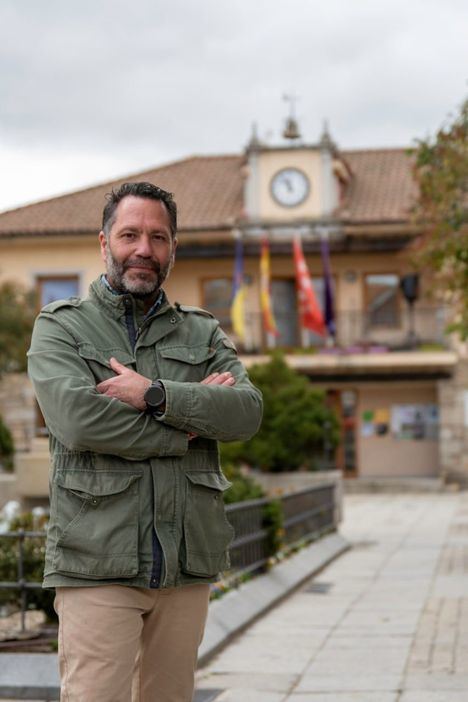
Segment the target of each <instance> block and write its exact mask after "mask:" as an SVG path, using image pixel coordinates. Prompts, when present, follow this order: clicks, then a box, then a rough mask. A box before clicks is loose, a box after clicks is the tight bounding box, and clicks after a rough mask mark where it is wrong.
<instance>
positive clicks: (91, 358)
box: [78, 341, 135, 382]
mask: <svg viewBox="0 0 468 702" xmlns="http://www.w3.org/2000/svg"><path fill="white" fill-rule="evenodd" d="M78 354H79V355H80V356H81V358H82V359H83V360H84V361H85V362H86V364H87V365H88V367H89V368H90V370H91V372H92V374H93V376H94V378H95V379H96V380H97V381H98V382H100V381H102V380H108V379H109V378H113V377H115V372H114V371H113V370H112V368H111V365H110V359H111V357H112V356H113V357H114V358H116V359H117V360H118V361H119V362H120V363H123V365H124V366H127V367H130V368H132V367H134V365H135V360H134V358H133V357H132V356H131V355H130V354H129V353H127V352H126V351H124V350H122V349H114V348H111V349H97V348H95V347H94V346H93V345H92V344H90V343H88V342H85V341H83V342H82V343H80V344H78Z"/></svg>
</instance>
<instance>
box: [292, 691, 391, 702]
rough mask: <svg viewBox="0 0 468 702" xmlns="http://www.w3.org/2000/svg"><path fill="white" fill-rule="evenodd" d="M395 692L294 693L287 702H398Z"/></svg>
mask: <svg viewBox="0 0 468 702" xmlns="http://www.w3.org/2000/svg"><path fill="white" fill-rule="evenodd" d="M397 700H398V693H395V692H329V693H328V692H317V693H314V692H307V693H306V694H302V693H298V694H296V693H293V694H292V695H290V696H289V697H287V698H286V700H285V702H397Z"/></svg>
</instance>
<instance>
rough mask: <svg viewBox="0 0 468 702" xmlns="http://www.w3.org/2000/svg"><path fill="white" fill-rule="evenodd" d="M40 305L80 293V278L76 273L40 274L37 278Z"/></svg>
mask: <svg viewBox="0 0 468 702" xmlns="http://www.w3.org/2000/svg"><path fill="white" fill-rule="evenodd" d="M37 288H38V297H39V306H40V307H43V306H44V305H48V304H49V302H55V300H62V299H64V298H66V297H74V296H76V295H78V294H79V280H78V276H76V275H67V276H39V277H38V278H37Z"/></svg>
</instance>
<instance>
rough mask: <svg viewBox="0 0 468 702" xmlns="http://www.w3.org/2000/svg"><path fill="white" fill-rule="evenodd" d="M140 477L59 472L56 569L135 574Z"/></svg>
mask: <svg viewBox="0 0 468 702" xmlns="http://www.w3.org/2000/svg"><path fill="white" fill-rule="evenodd" d="M140 478H141V474H135V473H128V472H127V473H122V472H121V471H108V470H105V471H104V470H103V471H95V470H94V471H83V470H67V471H66V472H60V473H58V475H57V477H56V480H55V485H54V488H55V491H56V499H55V505H56V515H57V517H56V520H57V521H56V525H54V526H56V533H57V541H56V546H55V553H54V559H53V567H54V570H55V571H56V572H58V573H63V574H74V575H80V576H81V577H82V578H89V579H97V580H98V579H101V578H117V577H131V576H134V575H136V574H137V573H138V565H139V564H138V512H139V509H138V508H139V482H138V481H139V479H140Z"/></svg>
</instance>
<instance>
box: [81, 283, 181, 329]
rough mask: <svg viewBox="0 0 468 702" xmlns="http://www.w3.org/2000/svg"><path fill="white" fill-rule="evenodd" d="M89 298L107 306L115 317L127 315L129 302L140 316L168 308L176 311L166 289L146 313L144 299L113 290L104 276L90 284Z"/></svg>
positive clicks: (108, 312)
mask: <svg viewBox="0 0 468 702" xmlns="http://www.w3.org/2000/svg"><path fill="white" fill-rule="evenodd" d="M89 298H90V299H91V300H92V301H93V302H95V303H96V304H98V305H99V306H100V307H105V309H106V311H107V314H111V315H112V316H113V317H114V318H115V319H120V318H121V317H123V316H124V315H125V312H126V309H127V307H128V305H129V303H130V304H131V305H132V308H133V309H134V310H135V314H136V316H137V317H138V318H145V317H148V318H149V317H153V316H155V315H157V314H161V313H162V312H167V311H168V310H171V311H175V310H174V308H173V307H172V305H170V303H169V301H168V299H167V296H166V293H165V292H164V290H161V294H160V297H159V298H158V301H157V302H158V303H159V304H157V305H156V304H155V305H153V307H152V308H151V309H150V311H149V312H148V313H147V314H146V315H145V312H144V303H143V300H139V299H138V298H136V297H133V295H130V293H123V294H120V293H118V292H116V291H114V290H112V288H111V287H110V285H109V284H108V283H107V281H106V282H104V281H103V278H102V276H100V277H99V278H97V279H96V280H94V281H93V282H92V283H91V285H90V286H89ZM155 308H156V309H155Z"/></svg>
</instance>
